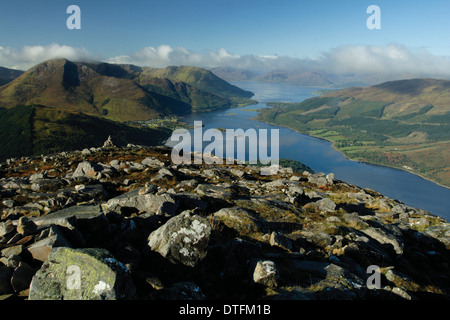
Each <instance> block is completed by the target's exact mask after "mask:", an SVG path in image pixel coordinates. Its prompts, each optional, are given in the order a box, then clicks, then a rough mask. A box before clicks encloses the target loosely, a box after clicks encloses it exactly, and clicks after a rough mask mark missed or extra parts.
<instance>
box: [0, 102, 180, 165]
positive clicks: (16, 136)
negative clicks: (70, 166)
mask: <svg viewBox="0 0 450 320" xmlns="http://www.w3.org/2000/svg"><path fill="white" fill-rule="evenodd" d="M0 119H1V121H0V140H1V141H2V144H1V145H0V160H5V159H7V158H15V157H23V156H32V155H41V154H49V153H55V152H61V151H71V150H81V149H84V148H86V147H90V146H92V147H100V146H102V144H103V142H104V141H105V140H106V139H107V138H108V137H109V136H111V137H112V138H113V139H114V141H116V143H117V144H118V145H126V144H127V143H132V144H139V145H157V144H160V143H162V142H163V141H164V140H165V139H167V138H168V137H169V136H170V133H171V131H170V130H168V129H164V128H157V129H150V128H137V127H131V126H128V125H125V124H121V123H118V122H114V121H110V120H106V119H102V118H98V117H93V116H88V115H86V114H83V113H77V112H69V111H64V110H57V109H55V108H48V107H44V106H39V105H34V106H18V107H14V108H11V109H7V110H0Z"/></svg>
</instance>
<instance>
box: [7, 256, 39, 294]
mask: <svg viewBox="0 0 450 320" xmlns="http://www.w3.org/2000/svg"><path fill="white" fill-rule="evenodd" d="M35 273H36V270H34V269H33V268H32V267H30V266H29V265H28V264H26V263H25V262H20V263H19V266H18V267H17V268H15V269H14V271H13V273H12V276H11V285H12V288H13V289H14V291H15V292H20V291H23V290H26V289H28V288H29V287H30V283H31V279H32V278H33V276H34V274H35Z"/></svg>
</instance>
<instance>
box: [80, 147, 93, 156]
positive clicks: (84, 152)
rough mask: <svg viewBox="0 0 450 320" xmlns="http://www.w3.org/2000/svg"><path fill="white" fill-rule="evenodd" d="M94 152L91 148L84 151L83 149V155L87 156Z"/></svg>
mask: <svg viewBox="0 0 450 320" xmlns="http://www.w3.org/2000/svg"><path fill="white" fill-rule="evenodd" d="M91 153H92V152H91V150H89V149H87V148H86V149H83V150H82V151H81V154H82V155H83V156H87V155H90V154H91Z"/></svg>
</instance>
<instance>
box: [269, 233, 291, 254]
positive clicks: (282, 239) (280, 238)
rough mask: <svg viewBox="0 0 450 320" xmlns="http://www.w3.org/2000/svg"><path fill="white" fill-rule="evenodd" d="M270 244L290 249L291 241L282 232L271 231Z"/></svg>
mask: <svg viewBox="0 0 450 320" xmlns="http://www.w3.org/2000/svg"><path fill="white" fill-rule="evenodd" d="M270 245H271V246H276V247H280V248H282V249H284V250H287V251H292V241H291V239H289V238H287V237H286V236H284V235H283V234H281V233H279V232H276V231H273V232H272V233H271V235H270Z"/></svg>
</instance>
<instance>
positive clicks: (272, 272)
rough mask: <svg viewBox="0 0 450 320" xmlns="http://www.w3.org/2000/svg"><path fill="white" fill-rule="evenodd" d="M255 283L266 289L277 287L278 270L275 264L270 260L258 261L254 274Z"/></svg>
mask: <svg viewBox="0 0 450 320" xmlns="http://www.w3.org/2000/svg"><path fill="white" fill-rule="evenodd" d="M253 281H254V282H255V283H258V284H262V285H264V286H266V287H271V288H275V287H277V285H278V284H277V281H278V270H277V267H276V265H275V263H274V262H273V261H270V260H260V261H258V262H257V263H256V267H255V271H254V272H253Z"/></svg>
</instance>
